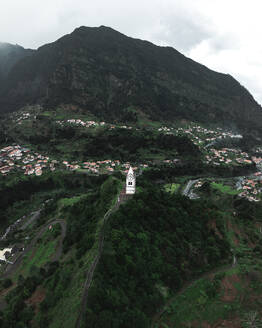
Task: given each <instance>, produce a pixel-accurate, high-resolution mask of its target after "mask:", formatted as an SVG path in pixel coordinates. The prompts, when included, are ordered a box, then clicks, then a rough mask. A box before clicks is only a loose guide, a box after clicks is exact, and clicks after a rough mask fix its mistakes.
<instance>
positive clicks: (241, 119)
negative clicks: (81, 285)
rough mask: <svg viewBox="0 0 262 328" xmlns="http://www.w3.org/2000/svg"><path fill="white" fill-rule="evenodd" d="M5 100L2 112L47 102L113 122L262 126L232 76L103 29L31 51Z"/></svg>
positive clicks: (10, 78) (7, 85) (15, 71)
mask: <svg viewBox="0 0 262 328" xmlns="http://www.w3.org/2000/svg"><path fill="white" fill-rule="evenodd" d="M0 53H1V49H0ZM0 58H1V57H0ZM0 95H1V98H0V99H1V100H0V108H1V111H14V110H18V109H20V108H21V107H23V106H24V105H26V104H42V105H44V107H46V108H57V107H58V106H64V107H66V108H69V109H70V110H72V111H76V110H80V111H82V112H89V113H93V114H95V115H96V116H97V117H99V118H103V119H109V120H111V121H112V120H114V119H118V120H123V121H125V120H130V119H133V120H135V119H136V115H137V113H141V112H142V113H143V114H144V115H147V116H148V117H149V118H150V119H153V120H172V121H174V120H180V119H187V120H190V121H198V122H219V123H222V124H223V125H226V126H230V127H233V128H236V127H237V128H241V129H242V130H243V129H245V130H246V129H249V130H251V129H252V131H254V132H255V131H260V130H261V122H262V114H261V113H262V112H261V107H260V105H258V104H257V103H256V101H255V100H254V99H253V97H252V95H251V94H250V93H249V92H248V91H247V90H246V89H245V88H244V87H243V86H241V85H240V84H239V83H238V82H237V81H236V80H235V79H234V78H233V77H232V76H230V75H227V74H221V73H217V72H214V71H212V70H210V69H208V68H207V67H205V66H203V65H200V64H199V63H197V62H194V61H193V60H191V59H189V58H187V57H185V56H184V55H182V54H181V53H179V52H178V51H176V50H175V49H173V48H171V47H159V46H156V45H154V44H152V43H150V42H147V41H142V40H138V39H133V38H130V37H127V36H125V35H123V34H121V33H119V32H117V31H115V30H113V29H111V28H109V27H105V26H101V27H98V28H90V27H83V26H82V27H80V28H77V29H76V30H74V31H73V32H72V33H71V34H68V35H65V36H63V37H62V38H60V39H59V40H57V41H55V42H53V43H50V44H46V45H44V46H42V47H40V48H39V49H37V50H36V51H32V52H30V56H26V57H24V58H23V59H21V60H18V62H17V63H16V65H15V66H14V67H12V69H11V70H10V72H9V74H8V75H7V76H6V77H5V79H4V83H3V84H2V86H1V87H0Z"/></svg>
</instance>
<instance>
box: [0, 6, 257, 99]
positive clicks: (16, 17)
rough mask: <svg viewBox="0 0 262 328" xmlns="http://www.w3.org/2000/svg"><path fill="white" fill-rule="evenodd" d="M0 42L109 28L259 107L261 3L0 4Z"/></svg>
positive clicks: (28, 43)
mask: <svg viewBox="0 0 262 328" xmlns="http://www.w3.org/2000/svg"><path fill="white" fill-rule="evenodd" d="M0 4H1V6H0V41H2V42H10V43H14V44H20V45H22V46H24V47H26V48H37V47H39V46H40V45H43V44H45V43H48V42H52V41H55V40H56V39H58V38H59V37H61V36H62V35H64V34H67V33H70V32H72V31H73V30H74V29H75V28H76V27H78V26H81V25H85V26H100V25H106V26H110V27H112V28H114V29H116V30H118V31H120V32H122V33H124V34H126V35H128V36H132V37H136V38H141V39H146V40H149V41H151V42H153V43H155V44H158V45H162V46H165V45H169V46H172V47H174V48H176V49H177V50H178V51H180V52H182V53H183V54H185V55H186V56H188V57H191V58H192V59H194V60H196V61H198V62H200V63H202V64H204V65H206V66H208V67H209V68H211V69H214V70H216V71H219V72H224V73H229V74H231V75H233V76H234V77H235V78H236V79H237V80H238V81H239V82H240V83H241V84H242V85H244V86H245V87H246V88H247V89H248V90H249V91H250V92H251V93H252V94H253V96H254V97H255V99H256V100H257V101H258V102H259V103H260V104H262V55H261V54H262V51H261V50H262V44H261V35H260V34H261V31H262V19H261V13H262V2H261V0H250V1H248V0H132V1H127V0H95V1H91V0H45V1H42V0H41V1H40V0H23V1H21V0H0Z"/></svg>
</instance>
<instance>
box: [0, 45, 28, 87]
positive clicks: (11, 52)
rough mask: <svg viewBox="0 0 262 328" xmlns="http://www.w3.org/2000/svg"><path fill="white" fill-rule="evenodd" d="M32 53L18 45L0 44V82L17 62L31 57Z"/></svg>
mask: <svg viewBox="0 0 262 328" xmlns="http://www.w3.org/2000/svg"><path fill="white" fill-rule="evenodd" d="M33 52H34V50H31V49H24V48H23V47H21V46H19V45H12V44H10V43H3V42H0V81H2V82H3V80H4V79H5V78H6V77H7V75H8V73H9V72H10V70H11V69H12V68H13V66H14V65H15V64H16V63H17V62H18V61H19V60H21V59H22V58H24V57H26V56H29V55H31V54H32V53H33ZM1 84H2V83H1Z"/></svg>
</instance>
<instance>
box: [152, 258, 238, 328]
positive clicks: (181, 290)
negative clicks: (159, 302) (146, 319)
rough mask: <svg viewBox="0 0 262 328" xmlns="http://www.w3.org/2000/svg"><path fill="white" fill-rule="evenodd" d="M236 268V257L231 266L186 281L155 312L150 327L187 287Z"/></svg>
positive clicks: (153, 325)
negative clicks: (212, 275)
mask: <svg viewBox="0 0 262 328" xmlns="http://www.w3.org/2000/svg"><path fill="white" fill-rule="evenodd" d="M235 266H236V257H235V256H233V263H232V264H231V265H226V266H222V267H218V268H215V269H213V270H211V271H209V272H206V273H203V274H202V275H200V276H198V277H197V278H195V279H194V280H191V281H188V282H187V283H186V284H185V285H184V286H183V287H182V288H181V289H180V290H179V291H178V292H177V293H175V295H174V296H173V297H172V298H170V300H169V301H167V303H166V304H165V305H164V306H163V307H162V309H160V311H159V312H157V313H156V314H155V315H154V317H153V319H152V325H151V327H152V328H154V327H155V324H156V323H158V321H159V320H160V318H161V316H162V315H163V314H164V313H165V312H166V310H167V309H168V307H169V305H170V304H171V303H172V302H173V300H174V299H175V298H176V297H177V296H179V295H181V294H183V293H184V292H185V291H186V290H187V289H188V288H189V287H191V286H192V285H193V284H194V283H195V282H196V281H197V280H199V279H202V278H207V277H209V276H210V275H211V274H216V273H220V272H226V271H227V270H229V269H230V268H233V267H235Z"/></svg>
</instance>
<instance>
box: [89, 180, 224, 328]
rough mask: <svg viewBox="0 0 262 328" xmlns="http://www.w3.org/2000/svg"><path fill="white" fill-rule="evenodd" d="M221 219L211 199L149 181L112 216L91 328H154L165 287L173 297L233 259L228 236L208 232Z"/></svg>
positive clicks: (92, 294)
mask: <svg viewBox="0 0 262 328" xmlns="http://www.w3.org/2000/svg"><path fill="white" fill-rule="evenodd" d="M219 216H220V213H219V210H218V208H217V207H216V206H215V205H214V204H212V203H211V202H209V201H205V200H199V201H194V202H192V201H190V200H188V199H186V198H184V197H182V196H177V195H170V194H168V193H165V192H164V191H162V190H161V189H159V188H157V187H156V186H153V185H151V184H149V183H146V184H145V185H144V186H143V191H142V192H140V193H139V194H136V195H135V196H134V197H133V198H132V199H131V200H129V201H128V202H127V203H126V204H124V205H122V206H120V209H119V211H118V212H116V213H115V214H114V215H113V216H112V217H111V218H110V223H109V226H108V227H107V234H106V245H105V251H104V253H103V255H102V257H101V260H100V263H99V266H98V269H97V270H96V274H95V278H94V283H93V285H92V287H91V289H90V292H89V297H88V306H87V311H86V323H88V327H96V328H97V327H105V326H107V327H130V328H131V327H141V328H142V327H143V328H145V327H149V326H150V321H151V318H152V316H153V314H154V313H155V312H156V310H157V309H158V308H159V307H160V306H161V305H162V303H163V296H162V294H161V291H160V290H161V288H159V286H165V287H168V289H169V291H170V293H172V292H174V291H176V290H178V289H179V288H180V287H181V286H182V284H183V282H184V281H185V280H188V279H191V278H192V277H194V276H195V275H198V274H200V273H201V272H203V271H205V270H210V268H212V267H214V266H217V265H218V263H223V262H224V261H226V260H227V258H228V256H229V254H230V247H229V244H228V242H227V241H226V238H223V239H220V238H219V237H218V236H217V235H216V234H214V232H213V231H212V230H210V229H208V223H209V222H210V220H216V219H217V220H219ZM220 228H221V233H222V234H224V231H223V229H224V228H223V225H221V227H220Z"/></svg>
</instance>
